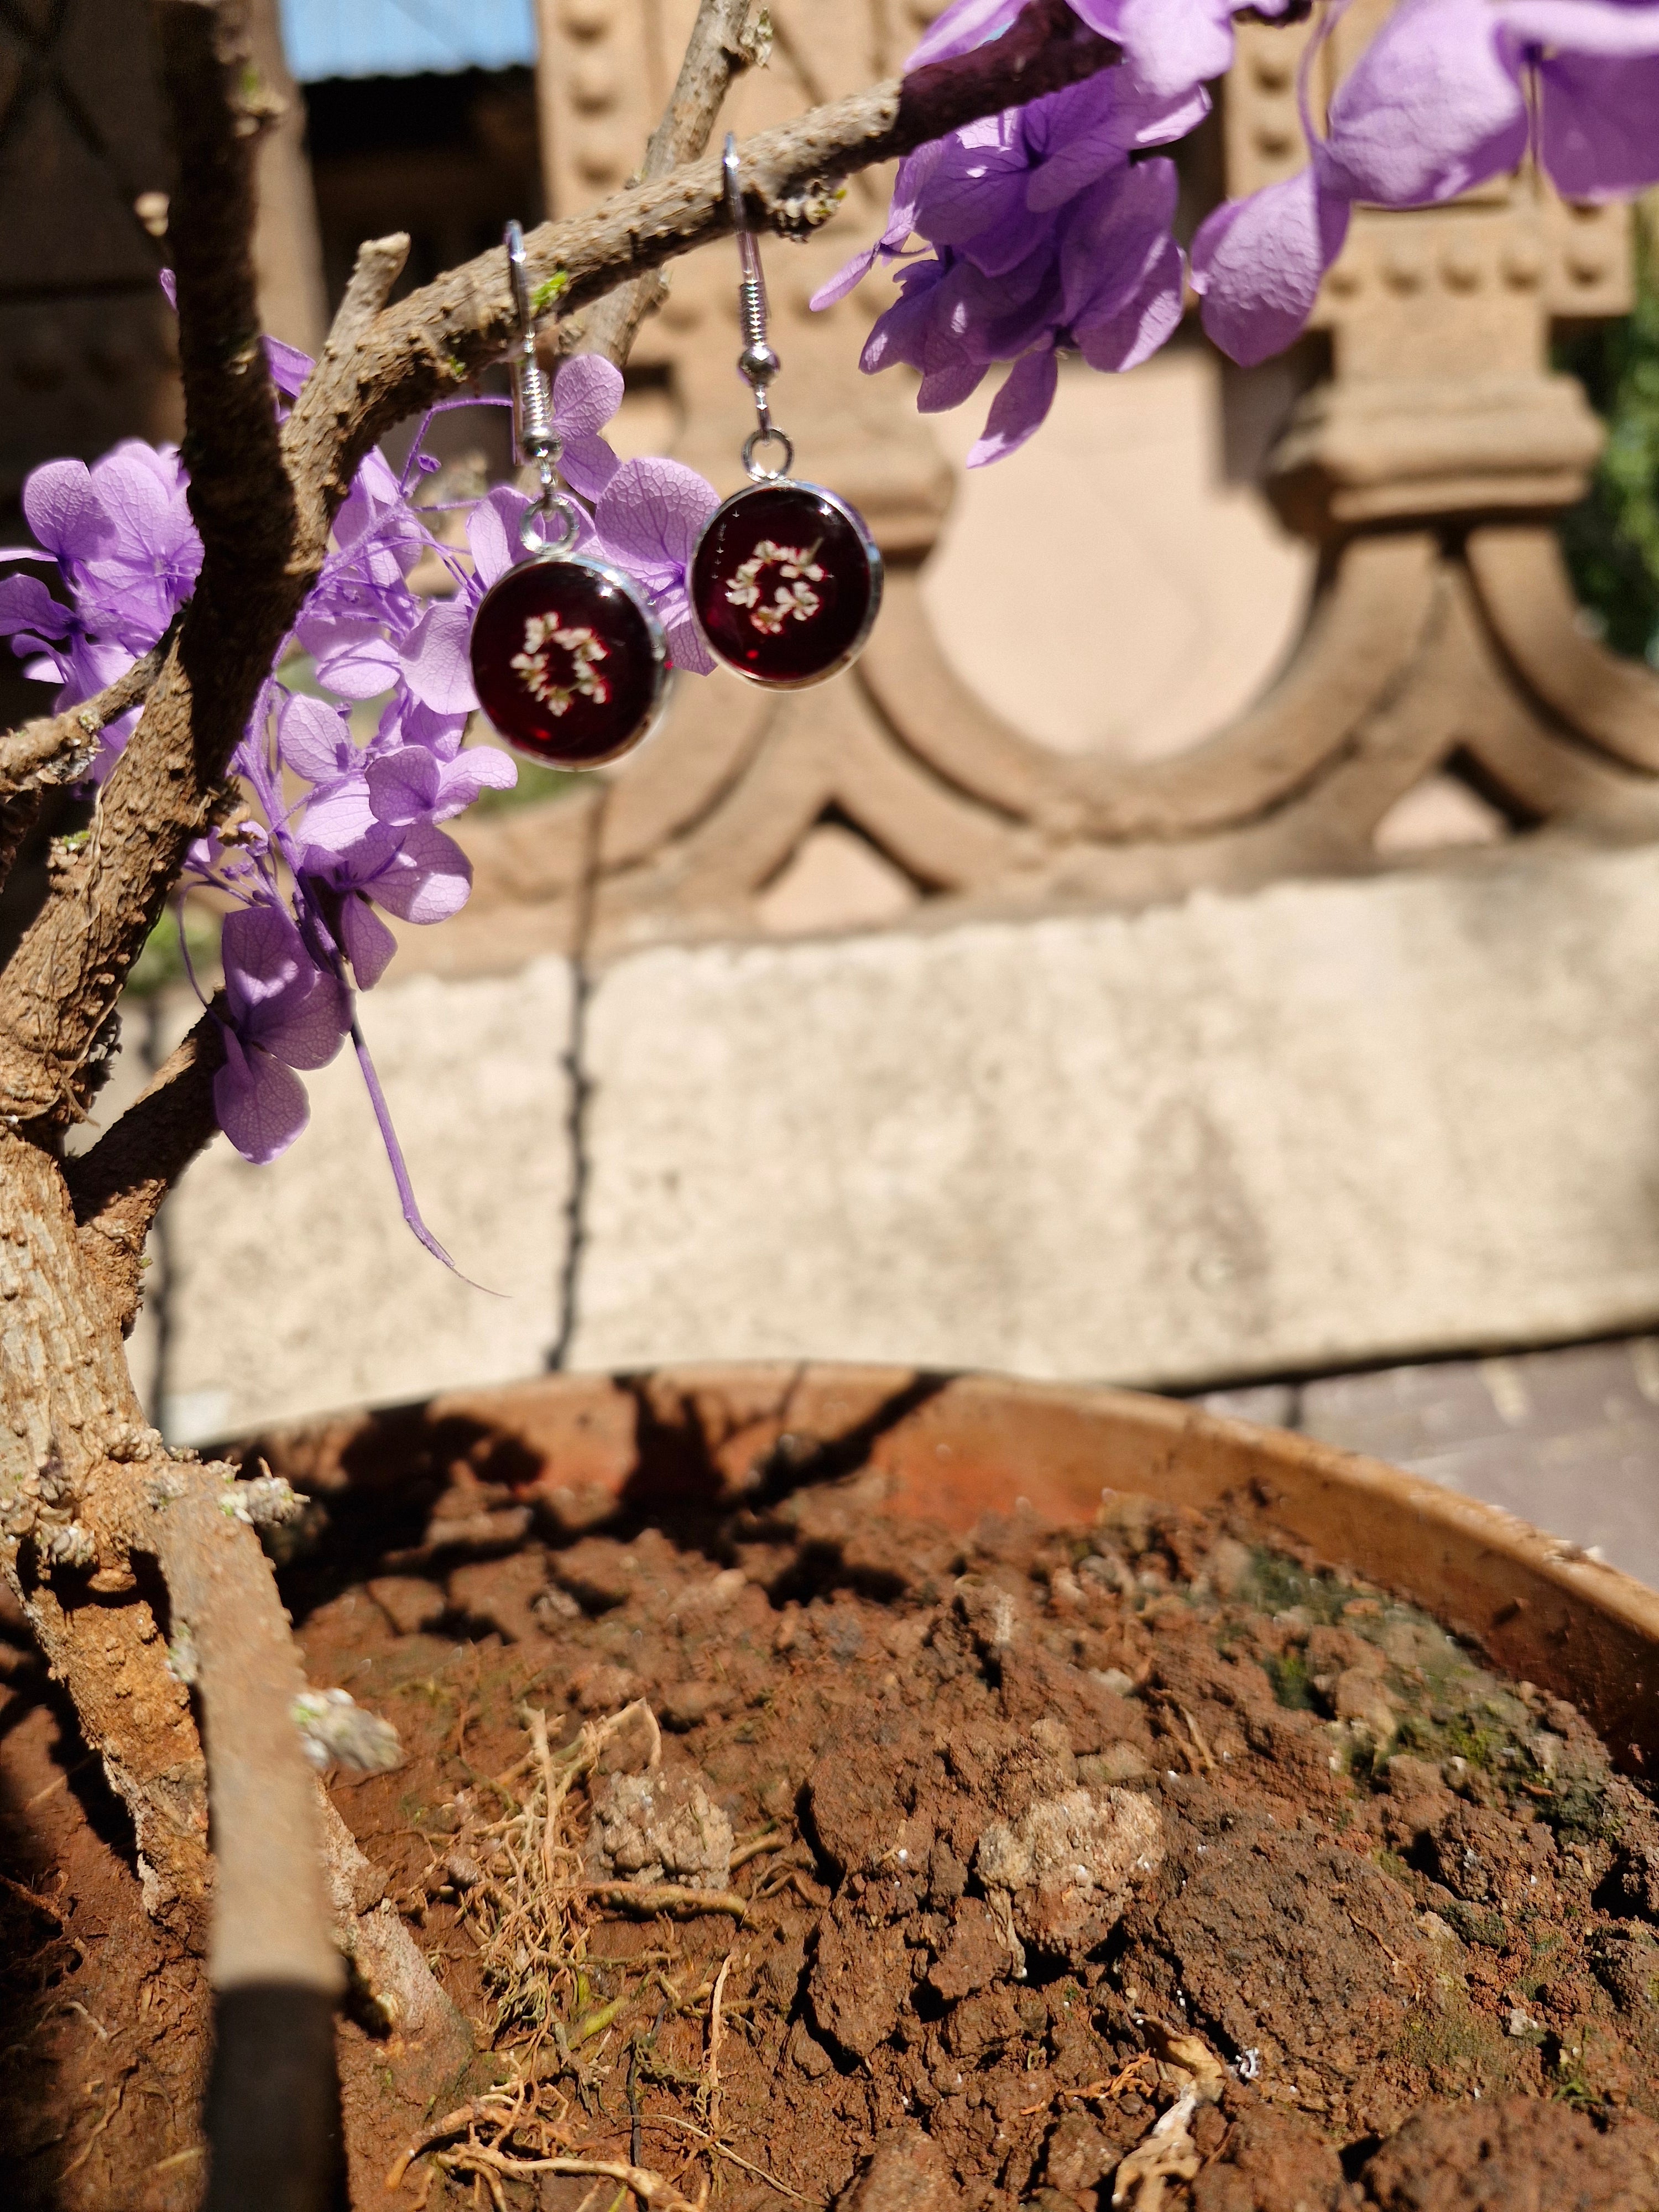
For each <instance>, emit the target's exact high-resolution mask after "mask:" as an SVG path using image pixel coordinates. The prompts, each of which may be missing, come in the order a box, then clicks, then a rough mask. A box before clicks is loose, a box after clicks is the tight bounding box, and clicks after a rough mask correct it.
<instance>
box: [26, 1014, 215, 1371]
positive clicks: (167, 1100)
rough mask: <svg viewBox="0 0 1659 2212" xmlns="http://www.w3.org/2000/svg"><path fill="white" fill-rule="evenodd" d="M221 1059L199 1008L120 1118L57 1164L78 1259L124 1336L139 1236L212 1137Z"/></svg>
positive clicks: (131, 1309) (133, 1309)
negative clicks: (71, 1218) (215, 1086)
mask: <svg viewBox="0 0 1659 2212" xmlns="http://www.w3.org/2000/svg"><path fill="white" fill-rule="evenodd" d="M214 1003H215V1005H218V1004H219V1003H220V1001H219V1000H215V1002H214ZM224 1061H225V1048H224V1036H223V1032H222V1030H221V1029H220V1027H219V1024H218V1023H217V1021H216V1020H215V1018H214V1017H213V1014H212V1013H211V1012H208V1013H205V1014H204V1015H203V1016H202V1018H201V1019H200V1021H198V1022H197V1024H196V1026H195V1028H194V1029H193V1030H191V1032H190V1035H189V1036H187V1037H185V1040H184V1042H183V1043H182V1044H180V1045H179V1047H178V1048H177V1049H176V1051H174V1052H173V1053H171V1054H169V1055H168V1057H167V1060H166V1061H165V1062H164V1063H163V1064H162V1066H161V1067H160V1068H158V1069H157V1071H156V1073H155V1078H154V1079H153V1080H152V1081H151V1082H150V1083H149V1085H146V1087H145V1088H144V1090H143V1091H141V1092H140V1093H139V1095H138V1097H137V1098H136V1099H134V1101H133V1103H132V1104H131V1106H129V1107H128V1109H127V1110H126V1112H125V1114H123V1115H122V1116H121V1118H120V1120H119V1121H117V1122H116V1123H115V1124H114V1126H113V1127H112V1128H110V1129H107V1130H106V1132H105V1133H104V1134H103V1135H102V1136H101V1137H100V1139H98V1142H97V1143H96V1144H95V1145H94V1146H92V1147H91V1148H90V1150H89V1151H88V1152H82V1154H81V1156H80V1158H78V1159H71V1160H66V1161H65V1162H64V1182H66V1183H67V1184H68V1185H69V1191H70V1200H72V1202H73V1204H74V1206H75V1219H76V1231H77V1237H78V1240H79V1243H80V1246H81V1253H82V1258H83V1259H84V1260H85V1261H86V1263H87V1271H88V1273H89V1274H90V1275H91V1276H92V1278H93V1279H94V1281H95V1282H96V1283H97V1285H98V1286H99V1288H100V1291H102V1292H103V1293H104V1296H105V1298H106V1302H107V1304H108V1306H109V1310H110V1313H111V1316H112V1319H113V1320H114V1321H115V1322H116V1324H117V1326H118V1328H119V1329H120V1331H121V1334H122V1335H123V1336H125V1335H127V1334H130V1333H131V1328H132V1324H133V1322H134V1320H135V1319H136V1318H137V1312H138V1297H139V1290H140V1285H141V1280H142V1270H143V1259H144V1240H145V1238H146V1237H148V1236H149V1231H150V1225H151V1223H152V1222H153V1221H154V1220H155V1216H156V1212H157V1211H158V1210H159V1208H160V1206H161V1200H163V1199H164V1198H165V1197H166V1196H167V1192H168V1191H169V1190H170V1189H171V1188H172V1187H173V1184H174V1183H175V1182H177V1181H178V1179H179V1176H181V1175H182V1174H183V1173H184V1171H185V1169H186V1168H187V1167H188V1166H189V1165H190V1163H191V1161H192V1160H193V1159H194V1158H195V1157H196V1155H197V1152H201V1151H202V1150H203V1149H204V1146H207V1145H208V1144H210V1142H211V1141H212V1139H214V1138H215V1137H216V1135H217V1134H218V1130H219V1123H218V1120H217V1117H216V1115H215V1113H214V1110H213V1079H214V1077H215V1076H216V1074H217V1073H218V1072H219V1070H220V1069H221V1068H222V1066H224Z"/></svg>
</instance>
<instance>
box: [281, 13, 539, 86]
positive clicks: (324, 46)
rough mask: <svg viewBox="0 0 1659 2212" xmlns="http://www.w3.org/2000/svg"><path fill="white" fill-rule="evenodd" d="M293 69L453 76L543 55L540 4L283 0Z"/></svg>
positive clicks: (307, 80) (313, 73) (307, 78)
mask: <svg viewBox="0 0 1659 2212" xmlns="http://www.w3.org/2000/svg"><path fill="white" fill-rule="evenodd" d="M282 10H283V44H284V46H286V48H287V50H288V65H289V69H291V70H293V72H294V74H295V76H296V77H297V78H298V79H299V81H300V82H301V84H314V83H315V82H317V81H318V80H319V78H322V77H331V76H424V75H426V74H427V73H428V72H434V73H435V74H437V75H439V76H451V75H453V73H454V72H455V71H456V70H467V69H489V70H494V69H510V68H512V67H513V65H514V64H521V63H528V62H533V61H534V60H535V58H536V17H535V4H534V0H282Z"/></svg>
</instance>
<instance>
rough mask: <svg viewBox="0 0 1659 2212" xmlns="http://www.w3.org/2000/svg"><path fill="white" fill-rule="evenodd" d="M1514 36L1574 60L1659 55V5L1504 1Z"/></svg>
mask: <svg viewBox="0 0 1659 2212" xmlns="http://www.w3.org/2000/svg"><path fill="white" fill-rule="evenodd" d="M1498 14H1499V15H1501V16H1502V18H1503V20H1504V27H1505V28H1506V29H1507V30H1508V32H1509V33H1510V37H1511V38H1514V39H1517V40H1520V42H1521V43H1522V46H1528V47H1534V46H1537V47H1544V48H1551V47H1553V49H1555V51H1556V52H1558V53H1560V54H1564V55H1566V56H1568V57H1570V58H1586V59H1588V58H1590V57H1592V56H1600V57H1601V58H1605V59H1607V60H1609V61H1613V60H1617V59H1619V58H1620V57H1621V56H1622V57H1625V58H1629V59H1635V58H1638V57H1642V56H1646V55H1650V54H1655V53H1659V8H1653V7H1645V8H1644V7H1640V6H1634V5H1630V4H1620V0H1498Z"/></svg>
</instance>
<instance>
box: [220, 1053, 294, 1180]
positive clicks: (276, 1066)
mask: <svg viewBox="0 0 1659 2212" xmlns="http://www.w3.org/2000/svg"><path fill="white" fill-rule="evenodd" d="M223 1036H224V1045H225V1064H224V1066H222V1068H221V1069H220V1070H219V1071H218V1073H217V1074H216V1075H215V1077H214V1079H213V1112H214V1118H215V1119H216V1121H217V1122H218V1124H219V1127H221V1128H222V1130H223V1131H224V1133H225V1134H226V1136H228V1138H229V1139H230V1141H231V1143H232V1144H233V1145H234V1146H235V1147H236V1150H237V1151H238V1152H240V1154H241V1156H242V1158H244V1159H245V1160H247V1161H250V1162H251V1163H252V1165H253V1166H255V1167H260V1168H262V1167H268V1166H269V1165H270V1162H271V1161H272V1160H274V1159H276V1158H277V1157H278V1155H279V1154H280V1153H283V1152H286V1151H287V1150H288V1148H289V1146H290V1145H291V1144H292V1143H293V1142H294V1139H295V1138H296V1137H297V1136H298V1135H299V1133H300V1132H301V1129H303V1128H304V1127H305V1125H306V1123H307V1121H309V1120H310V1119H311V1106H310V1103H309V1101H308V1100H307V1097H306V1087H305V1085H304V1084H303V1083H301V1080H300V1079H299V1077H298V1076H297V1075H296V1074H295V1073H294V1071H293V1069H292V1068H291V1067H284V1066H283V1064H282V1062H281V1061H280V1060H273V1059H272V1058H271V1056H270V1054H269V1053H268V1052H262V1051H261V1050H260V1049H259V1048H258V1045H255V1046H254V1047H253V1048H252V1050H251V1051H245V1050H244V1049H243V1047H242V1043H241V1040H240V1038H239V1037H238V1036H237V1035H236V1033H235V1031H234V1030H229V1029H227V1030H224V1031H223Z"/></svg>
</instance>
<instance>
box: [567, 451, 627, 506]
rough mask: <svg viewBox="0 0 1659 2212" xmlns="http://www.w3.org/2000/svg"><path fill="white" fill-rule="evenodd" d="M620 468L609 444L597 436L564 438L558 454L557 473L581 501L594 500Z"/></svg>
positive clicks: (619, 463)
mask: <svg viewBox="0 0 1659 2212" xmlns="http://www.w3.org/2000/svg"><path fill="white" fill-rule="evenodd" d="M621 466H622V463H621V461H619V460H618V459H617V455H616V453H614V452H613V451H612V449H611V445H610V443H609V441H607V440H605V439H604V438H601V437H599V436H598V435H593V436H591V437H590V436H577V437H573V438H567V439H566V440H565V441H564V444H563V446H562V447H561V449H560V452H559V474H560V475H561V476H562V477H563V478H564V480H565V482H566V483H568V485H569V487H570V489H571V490H572V491H575V492H580V494H581V495H582V497H583V498H584V499H597V498H598V497H599V494H600V493H601V492H602V491H603V490H604V489H605V486H606V485H607V484H608V483H610V481H611V477H614V476H615V475H616V473H617V470H618V469H619V468H620V467H621Z"/></svg>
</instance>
